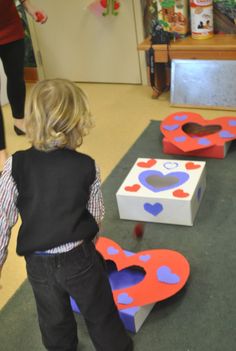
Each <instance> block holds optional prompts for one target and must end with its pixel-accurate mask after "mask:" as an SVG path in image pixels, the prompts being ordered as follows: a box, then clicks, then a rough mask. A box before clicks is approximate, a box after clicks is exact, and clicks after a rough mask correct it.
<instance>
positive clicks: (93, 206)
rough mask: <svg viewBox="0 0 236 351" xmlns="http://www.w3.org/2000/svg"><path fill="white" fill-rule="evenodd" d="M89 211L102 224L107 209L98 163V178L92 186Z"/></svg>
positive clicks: (88, 205)
mask: <svg viewBox="0 0 236 351" xmlns="http://www.w3.org/2000/svg"><path fill="white" fill-rule="evenodd" d="M87 209H88V211H89V212H90V213H91V214H92V216H93V217H94V218H95V220H96V222H97V224H100V223H101V222H102V220H103V218H104V214H105V209H104V201H103V196H102V191H101V176H100V169H99V167H98V166H97V165H96V178H95V181H94V182H93V184H92V185H91V187H90V197H89V201H88V204H87Z"/></svg>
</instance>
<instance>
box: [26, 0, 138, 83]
mask: <svg viewBox="0 0 236 351" xmlns="http://www.w3.org/2000/svg"><path fill="white" fill-rule="evenodd" d="M134 1H137V0H120V8H119V10H118V15H117V16H113V15H112V14H109V15H107V16H102V15H101V14H100V15H99V13H97V12H94V11H93V10H92V9H91V8H90V5H92V4H94V3H95V2H96V1H94V0H68V1H65V0H34V3H35V4H37V5H38V7H40V8H42V9H43V10H44V11H45V12H46V13H47V15H48V21H47V23H46V24H44V25H39V24H37V23H36V24H34V25H33V28H32V24H31V28H32V29H33V32H34V35H35V37H36V38H35V39H34V38H33V39H34V40H33V42H34V46H35V45H36V44H37V45H36V46H38V49H39V50H40V55H41V58H42V66H43V71H44V76H45V78H55V77H60V78H68V79H71V80H74V81H79V82H101V83H102V82H103V83H134V84H138V83H141V69H140V59H139V53H138V51H137V44H138V40H140V38H139V39H137V37H138V34H137V29H136V26H137V20H136V18H137V15H135V11H136V12H137V9H138V10H140V12H141V6H138V7H137V4H135V3H134ZM97 5H99V1H97ZM139 18H141V15H140V14H139ZM139 24H140V22H139ZM139 33H140V28H139ZM34 35H33V37H34ZM35 51H37V48H35ZM36 56H37V57H38V55H37V52H36Z"/></svg>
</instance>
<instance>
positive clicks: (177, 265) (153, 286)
mask: <svg viewBox="0 0 236 351" xmlns="http://www.w3.org/2000/svg"><path fill="white" fill-rule="evenodd" d="M96 247H97V249H98V251H99V252H100V253H101V254H102V255H103V257H104V259H105V260H108V261H112V262H114V263H115V265H116V267H117V271H118V272H119V271H122V270H124V269H128V268H130V267H138V268H140V269H142V270H143V271H144V272H145V276H144V278H143V279H142V280H141V281H139V282H138V283H136V284H135V285H131V286H129V284H128V285H127V286H126V287H124V288H120V289H116V290H113V296H114V300H115V303H116V304H117V307H118V309H120V310H121V309H125V308H129V307H135V306H144V305H147V304H151V303H155V302H158V301H161V300H164V299H167V298H169V297H170V296H172V295H174V294H176V293H177V292H178V291H179V290H180V289H182V288H183V286H184V285H185V283H186V282H187V279H188V277H189V274H190V266H189V263H188V261H187V260H186V258H185V257H184V256H183V255H181V254H180V253H179V252H177V251H172V250H163V249H154V250H145V251H141V252H138V253H135V254H134V253H129V252H127V251H124V250H123V249H122V248H121V247H120V246H119V245H118V244H117V243H115V242H114V241H112V240H111V239H108V238H105V237H100V238H99V239H98V241H97V244H96Z"/></svg>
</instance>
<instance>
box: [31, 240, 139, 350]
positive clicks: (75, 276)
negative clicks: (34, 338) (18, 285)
mask: <svg viewBox="0 0 236 351" xmlns="http://www.w3.org/2000/svg"><path fill="white" fill-rule="evenodd" d="M26 267H27V273H28V278H29V281H30V283H31V285H32V288H33V292H34V296H35V300H36V305H37V310H38V319H39V326H40V330H41V333H42V339H43V343H44V345H45V347H46V349H47V350H50V351H76V350H77V344H78V338H77V325H76V321H75V318H74V314H73V311H72V309H71V305H70V296H71V297H73V298H74V300H75V301H76V303H77V305H78V307H79V309H80V311H81V313H82V315H83V317H84V319H85V322H86V325H87V328H88V331H89V334H90V337H91V339H92V342H93V344H94V347H95V349H96V350H97V351H131V350H133V346H132V341H131V338H130V337H129V336H128V334H127V333H126V331H125V328H124V326H123V323H122V322H121V320H120V317H119V314H118V311H117V308H116V306H115V303H114V301H113V296H112V291H111V288H110V284H109V280H108V277H107V273H106V271H105V269H104V262H103V261H102V259H101V257H100V255H99V254H98V252H97V251H96V249H95V247H94V244H93V243H92V242H87V243H83V244H82V245H80V246H79V247H78V248H76V249H73V250H72V251H70V252H68V253H63V254H59V255H36V254H32V255H30V256H27V257H26Z"/></svg>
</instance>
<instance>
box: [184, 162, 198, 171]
mask: <svg viewBox="0 0 236 351" xmlns="http://www.w3.org/2000/svg"><path fill="white" fill-rule="evenodd" d="M200 167H201V165H198V164H196V163H194V162H187V163H186V165H185V168H186V169H188V170H191V169H197V168H200Z"/></svg>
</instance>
